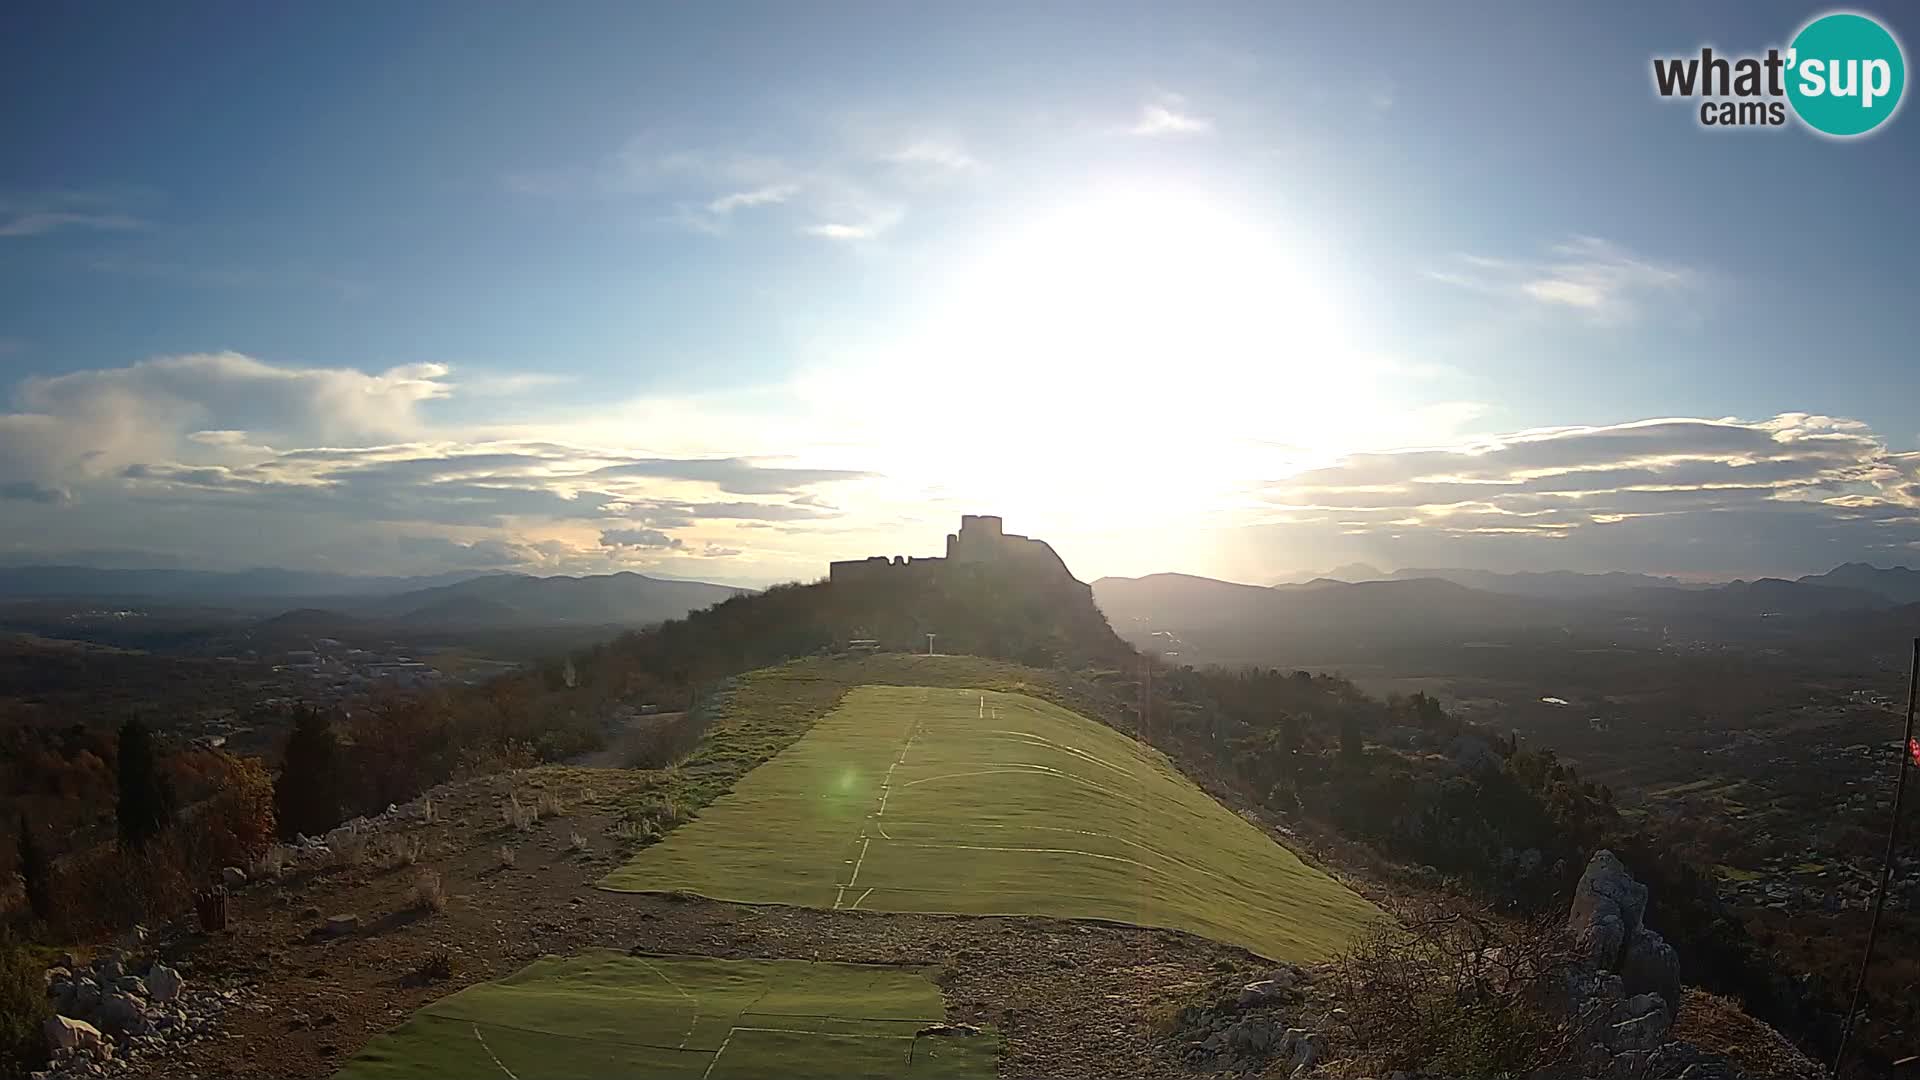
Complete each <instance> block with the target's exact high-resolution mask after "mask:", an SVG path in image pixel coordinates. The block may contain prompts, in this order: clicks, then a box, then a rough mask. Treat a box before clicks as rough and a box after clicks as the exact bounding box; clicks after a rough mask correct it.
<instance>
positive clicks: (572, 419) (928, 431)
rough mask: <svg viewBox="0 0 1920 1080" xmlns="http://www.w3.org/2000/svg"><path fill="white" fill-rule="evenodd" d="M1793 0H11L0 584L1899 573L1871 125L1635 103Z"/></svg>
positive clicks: (1910, 151) (1902, 553) (1897, 271)
mask: <svg viewBox="0 0 1920 1080" xmlns="http://www.w3.org/2000/svg"><path fill="white" fill-rule="evenodd" d="M1823 10H1826V9H1824V8H1822V7H1819V6H1814V5H1767V4H1751V3H1741V4H1731V3H1730V4H1717V5H1715V4H1700V5H1687V6H1685V7H1675V6H1672V5H1646V6H1644V7H1640V8H1638V9H1631V8H1626V7H1621V6H1608V7H1605V8H1601V7H1583V8H1574V7H1572V6H1566V5H1536V4H1498V5H1479V6H1476V7H1475V8H1473V9H1471V11H1469V10H1468V9H1464V8H1459V7H1454V6H1441V5H1414V4H1391V5H1388V4H1376V5H1365V4H1337V5H1336V4H1325V5H1310V4H1309V5H1287V6H1284V7H1282V6H1280V5H1268V4H1249V5H1232V6H1225V5H1185V4H1183V5H1170V4H1157V5H1125V4H1098V5H1094V4H1054V5H1011V4H1007V5H1000V4H985V5H965V6H961V5H946V6H935V5H897V4H875V5H861V4H850V3H846V4H831V5H812V6H802V5H792V4H770V5H744V4H719V5H701V6H692V5H689V6H682V7H668V6H665V5H629V4H622V5H604V6H596V5H588V4H568V5H555V6H550V7H549V8H547V9H543V10H535V9H531V8H523V9H512V8H507V7H487V8H481V7H475V6H473V5H453V4H447V5H435V4H426V3H421V4H409V5H373V4H344V5H334V6H329V7H325V8H322V7H311V8H307V9H304V10H299V11H294V10H282V11H275V12H271V13H263V12H262V11H261V10H260V9H258V7H257V6H247V5H171V6H167V7H165V8H158V7H153V8H147V9H144V10H140V11H132V10H131V9H128V10H121V11H111V12H109V11H106V10H104V9H87V8H76V7H74V6H73V5H16V6H15V7H12V8H10V9H9V10H8V12H7V13H6V14H5V15H4V16H0V20H4V25H0V30H4V32H3V33H0V93H4V95H5V99H6V100H7V101H8V102H9V103H10V105H9V107H8V108H7V109H6V110H4V112H0V139H3V140H4V143H5V145H6V146H8V147H9V148H10V152H9V153H8V154H6V155H4V157H0V375H4V377H5V378H4V383H5V385H4V387H0V394H4V395H5V397H4V400H3V401H0V410H5V411H4V412H0V451H3V452H4V454H3V455H0V493H6V495H7V497H6V499H5V501H4V502H0V507H4V508H5V509H6V511H7V513H6V515H5V520H4V523H0V557H4V558H7V559H10V560H12V561H36V560H41V559H47V558H59V559H61V560H63V561H66V560H82V561H104V562H117V563H127V564H184V565H205V566H246V565H259V564H284V565H299V566H311V567H328V568H333V569H346V570H365V571H369V572H431V571H437V570H442V569H448V568H455V567H476V568H478V567H488V568H492V567H502V568H508V567H510V568H518V569H527V570H535V571H543V572H557V571H566V572H586V571H597V570H606V569H612V568H634V569H643V570H648V569H650V570H655V571H659V572H665V573H673V574H679V575H685V576H698V577H706V578H711V579H715V580H727V581H742V582H763V581H769V580H779V579H784V578H795V577H797V578H809V577H813V576H817V575H818V574H819V573H820V572H821V571H822V570H823V568H824V563H825V561H826V560H827V559H828V558H833V557H844V556H857V555H864V554H868V553H873V552H879V551H904V552H931V551H934V550H937V549H938V547H939V538H940V535H941V534H942V533H943V532H945V531H947V530H948V529H950V528H951V527H952V521H951V519H952V518H953V517H954V516H956V515H957V514H959V513H960V512H962V511H969V512H972V511H983V512H994V511H1000V512H1004V513H1005V514H1006V515H1007V517H1008V519H1009V527H1010V528H1015V529H1020V530H1022V531H1029V532H1032V533H1034V534H1036V535H1043V536H1046V537H1048V538H1050V539H1053V540H1054V541H1055V543H1056V545H1057V546H1058V547H1060V549H1061V550H1062V553H1063V554H1064V555H1065V556H1066V557H1067V558H1068V560H1069V562H1070V564H1072V565H1073V566H1074V567H1075V569H1076V571H1078V572H1080V573H1081V574H1082V575H1083V576H1088V577H1091V576H1097V575H1098V574H1102V573H1142V572H1150V571H1153V570H1162V569H1177V570H1186V571H1193V572H1201V573H1212V574H1218V575H1222V576H1231V577H1237V578H1240V579H1243V580H1272V579H1275V578H1277V577H1280V576H1284V575H1287V574H1291V573H1293V572H1295V571H1298V570H1304V569H1311V568H1315V567H1323V566H1330V565H1333V564H1335V563H1338V562H1344V561H1348V560H1351V559H1356V558H1359V559H1366V560H1368V561H1372V562H1375V563H1377V564H1380V565H1383V566H1421V565H1441V564H1445V565H1470V566H1487V567H1493V568H1503V567H1534V568H1545V567H1561V566H1564V567H1571V568H1575V569H1610V568H1626V569H1640V570H1648V571H1656V572H1671V573H1680V574H1685V575H1689V576H1709V577H1711V576H1719V577H1731V576H1736V575H1753V574H1762V573H1799V572H1805V571H1808V570H1815V569H1820V568H1824V567H1825V566H1827V565H1831V564H1832V563H1835V562H1838V561H1842V560H1843V559H1849V558H1869V559H1873V560H1876V561H1879V562H1881V563H1883V564H1884V563H1888V562H1900V561H1906V560H1908V559H1910V558H1911V554H1912V545H1913V544H1914V543H1915V542H1916V541H1920V516H1917V515H1916V513H1915V511H1914V509H1913V502H1914V491H1915V490H1916V472H1915V470H1916V459H1915V458H1914V457H1913V456H1912V455H1913V454H1914V452H1915V451H1916V450H1917V449H1920V395H1917V394H1915V393H1913V392H1912V391H1914V390H1916V389H1920V378H1916V376H1915V374H1914V371H1915V363H1914V361H1915V355H1914V346H1913V343H1914V342H1915V341H1916V340H1920V313H1917V312H1916V306H1915V305H1914V304H1913V303H1912V302H1911V300H1910V297H1911V291H1912V286H1911V284H1910V283H1911V280H1912V275H1911V272H1910V264H1911V261H1912V259H1913V256H1914V252H1915V251H1916V250H1917V248H1916V241H1917V240H1920V215H1916V214H1915V213H1913V211H1912V195H1911V190H1910V189H1911V187H1912V178H1913V176H1914V175H1916V168H1915V166H1916V165H1917V164H1920V160H1916V159H1917V158H1920V142H1917V140H1920V136H1917V135H1916V128H1915V127H1914V123H1915V121H1914V120H1913V117H1912V116H1910V115H1906V113H1904V112H1903V113H1902V114H1901V115H1899V116H1896V117H1895V118H1894V120H1893V121H1891V123H1890V124H1889V125H1888V126H1887V127H1886V128H1884V129H1883V130H1882V131H1880V132H1878V133H1876V134H1874V135H1872V136H1870V137H1868V138H1866V139H1861V140H1854V141H1850V142H1844V143H1843V142H1834V141H1827V140H1823V139H1821V138H1819V137H1817V136H1815V135H1813V134H1811V133H1810V132H1808V131H1806V130H1804V129H1801V128H1798V127H1793V126H1790V127H1788V128H1785V129H1767V130H1751V131H1737V132H1716V131H1709V130H1705V129H1702V128H1701V127H1700V126H1699V125H1698V124H1697V122H1696V121H1695V119H1694V113H1693V110H1692V107H1691V106H1689V105H1688V104H1685V103H1678V102H1666V101H1660V100H1657V99H1656V98H1655V96H1654V94H1653V91H1652V88H1651V79H1650V75H1649V60H1650V58H1651V57H1652V56H1654V55H1656V54H1658V55H1684V54H1687V53H1690V52H1694V51H1697V50H1698V48H1699V47H1700V46H1701V45H1702V44H1712V45H1714V46H1715V47H1716V48H1717V49H1721V50H1725V51H1733V52H1742V51H1760V50H1764V49H1765V48H1766V47H1767V46H1769V45H1782V44H1784V43H1785V42H1786V40H1787V39H1788V38H1789V37H1790V36H1791V34H1792V33H1793V31H1794V30H1795V29H1796V28H1797V27H1798V26H1799V25H1801V24H1802V23H1803V22H1805V21H1806V20H1807V19H1808V18H1809V17H1810V16H1812V15H1814V14H1817V13H1819V12H1821V11H1823ZM1886 14H1887V15H1888V16H1889V18H1888V19H1887V22H1888V24H1889V25H1890V26H1891V27H1892V29H1893V30H1894V31H1895V32H1896V33H1902V32H1911V31H1910V28H1907V27H1903V26H1902V25H1901V17H1902V12H1900V11H1899V10H1895V9H1889V10H1888V11H1887V12H1886ZM1908 111H1910V110H1908ZM1650 420H1679V421H1687V422H1685V423H1667V424H1652V425H1648V424H1645V423H1644V422H1645V421H1650ZM1635 424H1639V425H1641V426H1639V427H1622V426H1623V425H1635ZM1615 429H1617V431H1616V430H1615ZM1621 432H1624V433H1626V435H1625V436H1623V437H1615V436H1617V435H1619V433H1621ZM1649 440H1653V441H1652V442H1650V441H1649ZM1622 445H1628V446H1631V447H1633V455H1634V456H1632V457H1621V456H1619V454H1620V451H1619V449H1618V448H1619V447H1620V446H1622ZM1549 448H1551V449H1553V450H1554V451H1555V453H1553V454H1545V453H1544V452H1543V451H1544V450H1545V449H1549ZM1409 450H1414V451H1420V452H1419V453H1395V452H1397V451H1409ZM316 451H324V452H316ZM1576 451H1578V453H1576ZM1609 455H1611V456H1609ZM1542 458H1551V459H1552V461H1554V462H1556V463H1557V464H1554V465H1552V466H1551V468H1552V469H1556V470H1559V471H1558V472H1552V471H1550V472H1547V473H1544V474H1543V473H1542V472H1541V471H1540V470H1541V469H1542V468H1546V467H1547V466H1542V465H1539V464H1538V459H1542ZM1576 459H1577V460H1576ZM1523 460H1524V461H1532V462H1535V463H1534V464H1531V465H1522V464H1516V463H1518V462H1522V461H1523ZM676 463H677V464H676ZM716 463H725V464H724V467H723V466H722V465H719V464H716ZM1756 467H1758V468H1756ZM607 470H616V471H611V472H609V471H607ZM1419 470H1425V471H1419ZM1762 472H1765V473H1766V476H1765V477H1764V478H1760V479H1756V477H1759V476H1760V473H1762ZM1556 477H1557V478H1558V479H1556ZM1603 477H1612V478H1613V479H1614V480H1619V481H1620V482H1618V483H1616V484H1615V485H1614V486H1612V487H1604V486H1600V485H1599V480H1600V478H1603ZM1623 477H1624V478H1625V479H1621V478H1623ZM1609 482H1611V481H1609ZM1448 483H1452V484H1453V485H1454V486H1452V487H1446V486H1445V485H1446V484H1448ZM1436 484H1439V485H1442V486H1440V487H1436V486H1435V485H1436ZM1435 500H1441V501H1435Z"/></svg>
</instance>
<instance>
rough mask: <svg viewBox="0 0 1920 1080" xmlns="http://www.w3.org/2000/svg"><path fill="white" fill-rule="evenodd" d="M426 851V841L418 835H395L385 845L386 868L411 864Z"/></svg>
mask: <svg viewBox="0 0 1920 1080" xmlns="http://www.w3.org/2000/svg"><path fill="white" fill-rule="evenodd" d="M426 851H427V842H426V841H425V840H423V839H421V838H420V837H417V836H412V837H409V836H396V837H394V838H393V840H392V841H391V842H390V843H389V844H388V846H387V860H386V865H387V869H389V870H398V869H400V868H401V867H403V866H412V865H414V864H415V863H417V862H419V861H420V860H421V858H422V857H424V856H425V855H426Z"/></svg>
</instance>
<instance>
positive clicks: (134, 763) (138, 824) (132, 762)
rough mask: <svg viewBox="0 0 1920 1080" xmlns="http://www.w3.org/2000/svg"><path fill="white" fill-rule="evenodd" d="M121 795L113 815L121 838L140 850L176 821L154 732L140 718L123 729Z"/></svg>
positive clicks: (128, 844)
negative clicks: (155, 751) (161, 773)
mask: <svg viewBox="0 0 1920 1080" xmlns="http://www.w3.org/2000/svg"><path fill="white" fill-rule="evenodd" d="M119 757H120V798H119V802H118V803H117V804H116V805H115V807H114V815H115V817H116V819H117V820H118V823H119V826H120V842H121V843H122V844H125V845H126V846H128V847H130V848H133V849H134V850H136V851H137V850H139V849H141V848H144V847H146V846H147V841H149V840H151V839H153V838H154V837H155V836H156V835H158V834H159V833H160V831H161V830H162V829H165V828H166V827H167V826H168V825H171V824H172V823H173V809H174V807H173V792H172V790H171V789H170V788H169V787H168V786H167V784H166V782H165V781H164V780H163V779H162V778H161V776H160V765H159V762H158V760H157V759H156V758H155V756H154V751H153V733H152V732H149V731H148V730H147V726H146V725H145V724H142V723H141V722H140V721H138V720H129V721H127V723H126V726H125V727H123V728H121V729H120V751H119Z"/></svg>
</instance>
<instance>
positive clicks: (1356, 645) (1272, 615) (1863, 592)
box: [1093, 563, 1920, 663]
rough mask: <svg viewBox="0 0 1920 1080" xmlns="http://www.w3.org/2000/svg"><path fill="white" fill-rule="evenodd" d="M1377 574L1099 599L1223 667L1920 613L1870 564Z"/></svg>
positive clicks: (1903, 577)
mask: <svg viewBox="0 0 1920 1080" xmlns="http://www.w3.org/2000/svg"><path fill="white" fill-rule="evenodd" d="M1341 570H1342V571H1343V572H1349V573H1351V572H1353V571H1356V570H1358V571H1362V572H1364V571H1369V570H1372V568H1371V567H1364V566H1349V567H1342V568H1341ZM1373 572H1374V573H1375V574H1377V575H1378V577H1377V578H1376V579H1373V580H1360V581H1342V580H1337V579H1335V578H1332V577H1320V578H1315V579H1313V580H1309V581H1304V582H1289V583H1285V584H1280V585H1274V586H1269V587H1263V586H1258V585H1243V584H1238V583H1234V582H1228V581H1217V580H1214V579H1211V578H1203V577H1194V576H1191V575H1186V574H1154V575H1150V576H1147V577H1141V578H1101V579H1100V580H1098V581H1095V582H1094V583H1093V593H1094V599H1095V601H1096V602H1097V603H1098V604H1099V605H1100V608H1101V610H1102V611H1104V612H1105V613H1106V615H1107V617H1108V619H1109V620H1111V621H1112V623H1113V625H1114V628H1115V629H1116V630H1118V631H1119V632H1120V633H1121V634H1122V635H1123V636H1126V637H1128V638H1130V639H1132V640H1134V641H1136V642H1140V643H1152V644H1154V645H1155V646H1156V647H1162V646H1164V644H1165V642H1166V641H1167V640H1168V638H1169V636H1170V637H1171V640H1173V641H1177V642H1182V643H1184V644H1185V645H1186V646H1187V647H1188V649H1189V651H1190V652H1191V653H1193V654H1197V658H1199V659H1202V660H1206V661H1220V662H1271V661H1273V660H1274V659H1275V658H1277V657H1282V656H1285V657H1292V658H1298V660H1299V662H1308V661H1309V660H1311V661H1312V662H1320V663H1325V662H1349V661H1354V660H1363V659H1365V658H1367V657H1369V656H1374V655H1378V654H1379V653H1381V652H1384V651H1391V650H1394V649H1397V648H1404V647H1420V648H1430V647H1439V646H1447V647H1460V646H1466V645H1469V644H1500V643H1527V642H1529V641H1532V640H1538V635H1541V634H1549V633H1550V634H1555V635H1560V636H1565V635H1568V634H1580V635H1585V636H1588V637H1592V638H1596V639H1600V641H1599V643H1600V644H1604V643H1605V640H1607V639H1615V640H1626V638H1622V637H1621V635H1622V634H1628V635H1634V636H1638V637H1640V638H1641V639H1643V640H1659V639H1660V638H1662V637H1664V636H1665V635H1668V634H1669V633H1672V634H1679V635H1682V636H1691V635H1705V636H1711V637H1714V638H1716V639H1734V638H1741V637H1746V638H1756V637H1768V636H1776V635H1779V634H1782V633H1787V632H1789V628H1790V627H1812V626H1814V625H1815V624H1816V623H1818V627H1819V629H1820V630H1821V632H1828V633H1830V632H1832V631H1833V630H1834V629H1835V628H1836V626H1837V625H1838V623H1836V622H1835V620H1841V621H1843V622H1844V621H1845V620H1852V621H1855V622H1862V625H1866V622H1865V621H1863V620H1868V619H1870V620H1871V622H1872V624H1873V625H1875V626H1897V625H1903V624H1904V622H1913V621H1915V620H1913V619H1909V618H1908V616H1910V615H1914V614H1917V613H1920V608H1916V609H1915V611H1914V612H1908V611H1905V610H1903V609H1902V608H1901V605H1906V604H1910V603H1920V572H1916V571H1913V570H1909V569H1906V568H1904V567H1896V568H1894V569H1890V570H1882V569H1876V568H1874V567H1871V566H1867V565H1865V564H1859V563H1850V564H1848V565H1846V566H1841V567H1838V568H1836V569H1834V570H1832V571H1830V572H1828V573H1825V574H1817V575H1809V576H1807V577H1803V578H1801V579H1799V580H1798V581H1787V580H1784V579H1780V578H1762V579H1760V580H1758V581H1731V582H1727V583H1725V584H1718V585H1701V584H1693V583H1685V582H1680V581H1676V580H1674V579H1671V578H1657V577H1650V576H1647V575H1644V574H1627V573H1613V574H1577V573H1571V572H1566V571H1558V572H1548V573H1515V574H1501V573H1494V572H1491V571H1483V570H1400V571H1396V572H1394V573H1393V574H1390V575H1385V574H1379V572H1378V571H1373ZM1356 576H1358V575H1356ZM1156 633H1158V634H1159V635H1161V637H1160V639H1159V640H1157V641H1156V640H1155V639H1154V635H1155V634H1156Z"/></svg>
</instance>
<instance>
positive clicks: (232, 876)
mask: <svg viewBox="0 0 1920 1080" xmlns="http://www.w3.org/2000/svg"><path fill="white" fill-rule="evenodd" d="M246 883H247V872H246V871H245V870H242V869H240V868H239V867H237V866H223V867H221V868H220V884H222V885H225V886H226V887H227V891H228V892H233V891H234V890H236V889H238V888H240V886H242V885H245V884H246Z"/></svg>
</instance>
